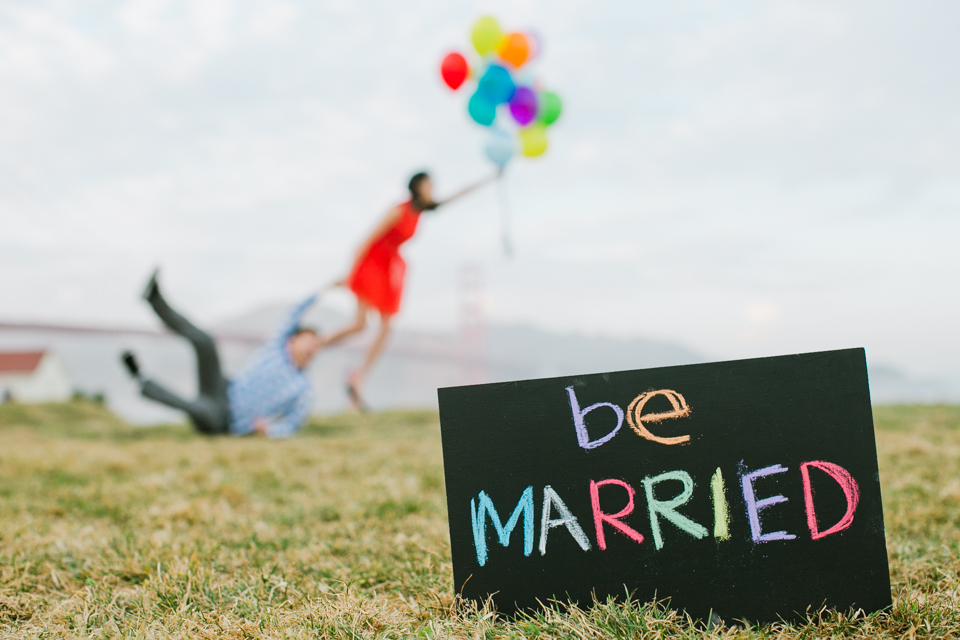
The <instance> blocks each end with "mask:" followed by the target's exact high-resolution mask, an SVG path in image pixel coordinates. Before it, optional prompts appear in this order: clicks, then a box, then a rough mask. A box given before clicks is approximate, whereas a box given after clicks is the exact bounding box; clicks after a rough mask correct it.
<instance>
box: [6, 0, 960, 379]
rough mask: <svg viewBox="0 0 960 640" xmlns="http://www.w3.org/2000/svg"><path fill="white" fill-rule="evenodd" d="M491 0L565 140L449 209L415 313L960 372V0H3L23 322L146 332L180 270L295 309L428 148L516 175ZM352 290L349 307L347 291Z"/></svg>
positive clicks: (432, 154) (188, 298)
mask: <svg viewBox="0 0 960 640" xmlns="http://www.w3.org/2000/svg"><path fill="white" fill-rule="evenodd" d="M485 13H490V14H492V15H494V16H496V17H497V18H498V19H499V20H500V21H501V23H502V24H503V25H504V26H505V27H507V28H514V29H522V28H532V29H534V30H536V31H537V32H538V33H539V34H540V37H541V39H542V41H543V52H542V57H541V59H540V60H539V61H538V63H537V65H536V69H535V71H536V75H537V76H538V77H539V78H540V79H541V80H542V81H543V82H544V83H545V84H546V85H548V86H550V87H552V88H554V89H555V90H556V91H557V92H558V93H559V94H560V95H561V96H562V97H563V99H564V104H565V112H564V114H563V117H562V118H561V120H560V121H559V122H558V123H557V124H556V125H555V126H554V127H553V128H552V129H551V131H550V143H551V147H550V149H549V151H548V152H547V154H546V155H545V156H544V157H542V158H540V159H537V160H535V161H531V160H526V159H522V160H519V161H517V162H515V163H513V166H512V167H511V169H510V171H509V174H508V176H507V178H506V185H505V187H506V192H507V197H508V202H509V206H510V209H511V212H512V217H513V222H512V224H513V234H514V242H515V245H516V255H515V256H514V257H513V258H512V259H507V258H505V257H504V255H503V252H502V250H501V247H500V244H499V242H500V240H499V238H500V235H499V234H500V226H499V224H500V223H499V217H498V216H499V207H498V200H497V197H496V192H495V191H494V190H487V191H485V192H483V193H479V194H477V195H476V196H474V197H472V198H470V199H469V200H465V201H463V202H462V203H458V204H456V205H451V206H450V207H449V208H448V209H446V210H443V211H441V212H440V213H438V215H436V216H430V217H428V218H426V219H425V220H423V224H422V225H421V228H420V230H419V231H418V235H417V237H416V238H415V239H414V241H412V242H411V243H410V244H409V245H408V247H407V251H406V256H407V258H408V263H409V264H410V269H409V271H408V274H409V281H408V291H407V293H408V295H407V297H406V299H405V301H404V309H403V310H402V312H401V316H400V318H401V321H402V322H403V324H405V325H406V326H409V327H425V328H440V329H453V328H454V327H455V326H456V322H457V297H456V290H457V273H458V270H459V268H460V267H461V265H463V264H464V263H468V262H472V263H478V264H481V265H483V268H484V272H485V277H486V286H487V292H488V297H489V310H488V312H489V318H490V320H491V321H510V322H513V321H522V322H526V323H531V324H534V325H537V326H540V327H544V328H550V329H558V330H565V331H566V330H575V331H581V332H587V333H594V334H613V335H623V336H628V335H629V336H644V337H650V338H663V339H670V340H674V341H677V342H680V343H682V344H685V345H687V346H689V347H691V348H694V349H697V350H700V351H701V352H703V353H704V354H706V355H707V356H708V357H713V358H738V357H748V356H758V355H773V354H779V353H789V352H796V351H807V350H820V349H829V348H838V347H848V346H865V347H867V352H868V357H869V358H870V359H871V361H874V362H884V363H890V364H894V365H897V366H900V367H903V368H905V369H906V370H907V371H910V372H912V373H915V374H921V375H951V376H960V363H958V359H960V337H958V331H960V300H958V296H957V279H958V276H960V252H958V250H957V247H956V245H957V242H958V240H960V222H958V219H960V218H958V213H960V77H958V74H960V38H957V36H956V26H957V25H958V24H960V4H957V3H956V2H955V1H953V0H943V1H940V2H925V1H922V0H909V1H907V0H903V1H900V2H884V1H882V0H870V1H851V2H844V3H837V2H819V1H810V0H806V1H804V2H785V1H782V2H760V1H757V2H736V1H725V2H712V1H711V2H683V3H677V2H623V1H621V2H605V1H603V0H593V1H590V2H570V1H558V0H549V1H546V0H544V1H542V2H541V1H521V2H517V1H511V2H489V3H478V2H442V3H441V2H422V1H411V0H408V1H406V2H389V1H385V0H384V1H379V2H363V1H358V0H350V1H338V2H315V1H303V2H284V1H280V0H269V1H267V0H264V1H252V0H251V1H243V2H226V1H222V0H182V1H172V0H171V1H166V0H134V1H130V2H116V1H108V0H101V1H89V2H83V3H77V2H71V1H68V0H63V1H48V2H43V1H40V0H31V1H30V2H17V1H15V0H5V1H4V2H2V3H0V279H2V282H3V286H2V290H0V319H3V320H17V319H19V320H26V319H32V320H45V321H57V322H62V321H76V322H84V323H98V324H102V323H110V324H146V323H148V322H152V319H151V318H150V317H149V314H148V312H147V309H146V307H145V305H143V304H142V303H141V302H140V301H139V300H138V297H137V296H138V294H139V290H140V289H141V287H142V284H143V281H144V279H145V278H146V276H147V275H148V273H149V271H150V269H151V267H152V266H153V265H155V264H161V265H163V269H164V275H163V282H164V284H165V286H166V287H167V289H168V291H169V292H170V295H171V297H172V298H173V299H174V300H175V301H176V302H177V303H179V304H180V305H182V306H183V307H185V308H186V309H187V310H189V311H190V312H191V313H192V314H193V315H194V316H196V317H197V318H198V319H200V320H202V321H204V322H215V321H217V320H220V319H223V318H227V317H229V316H231V315H235V314H238V313H241V312H244V311H247V310H249V309H250V308H252V307H255V306H258V305H260V304H263V303H269V302H276V301H284V300H293V299H295V298H296V297H298V296H300V295H302V294H304V293H305V292H307V291H308V290H310V289H311V288H315V287H317V286H319V285H320V284H321V283H324V282H327V281H330V280H331V279H333V278H334V277H336V276H338V275H341V274H342V272H344V271H345V270H346V269H347V268H348V266H349V260H350V257H351V256H352V253H353V250H354V248H355V246H356V244H357V243H358V242H359V241H361V240H362V238H363V235H364V234H365V233H366V232H367V231H368V230H369V229H370V228H371V227H372V226H373V225H374V224H375V223H376V221H377V219H378V218H379V217H380V216H382V215H383V214H384V212H385V211H386V210H387V209H388V208H389V207H390V206H391V205H393V204H395V203H397V202H399V201H400V200H401V199H402V198H403V197H404V187H405V183H406V180H407V179H408V177H409V176H410V174H411V173H412V172H414V171H415V170H418V169H421V168H429V169H431V170H432V172H433V173H434V175H435V182H436V188H437V190H438V191H439V192H440V195H443V193H444V192H450V191H452V190H454V189H456V188H458V187H460V186H462V185H463V184H464V183H466V182H468V181H470V180H473V179H476V178H478V177H480V176H482V175H483V174H484V173H485V172H488V171H489V170H490V167H489V165H488V163H487V162H486V161H485V159H484V157H483V154H482V151H481V148H482V141H483V132H482V131H481V128H480V127H479V126H477V125H474V124H473V123H472V122H471V121H470V120H469V119H468V117H467V115H466V113H465V102H466V98H467V97H468V96H467V95H466V94H465V93H464V92H462V91H461V92H458V93H452V92H450V91H449V90H447V89H446V88H445V87H444V86H443V85H442V83H441V81H440V79H439V74H438V66H439V61H440V59H441V57H442V56H443V55H444V54H445V53H446V52H447V51H449V50H451V49H461V50H464V51H466V50H467V47H468V42H469V39H468V34H469V28H470V25H471V24H472V22H473V20H474V19H476V18H477V17H478V16H480V15H483V14H485ZM332 302H333V303H334V304H336V305H339V306H341V307H345V306H346V305H347V303H348V300H347V299H346V298H345V297H343V296H340V297H339V298H338V297H334V299H333V300H332Z"/></svg>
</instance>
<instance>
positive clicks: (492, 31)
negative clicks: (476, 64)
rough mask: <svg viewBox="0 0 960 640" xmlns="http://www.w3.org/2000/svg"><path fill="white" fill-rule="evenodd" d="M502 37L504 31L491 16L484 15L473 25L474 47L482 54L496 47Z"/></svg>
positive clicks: (471, 37) (472, 38)
mask: <svg viewBox="0 0 960 640" xmlns="http://www.w3.org/2000/svg"><path fill="white" fill-rule="evenodd" d="M501 38H503V31H501V30H500V25H499V24H497V21H496V20H494V19H493V18H491V17H490V16H483V17H482V18H480V19H479V20H477V21H476V22H475V23H474V25H473V31H472V32H470V39H471V40H472V41H473V46H474V48H475V49H476V50H477V53H479V54H480V55H482V56H485V55H487V54H488V53H490V52H492V51H493V50H494V49H496V48H497V45H498V44H500V39H501Z"/></svg>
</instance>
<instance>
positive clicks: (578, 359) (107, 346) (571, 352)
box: [0, 304, 960, 423]
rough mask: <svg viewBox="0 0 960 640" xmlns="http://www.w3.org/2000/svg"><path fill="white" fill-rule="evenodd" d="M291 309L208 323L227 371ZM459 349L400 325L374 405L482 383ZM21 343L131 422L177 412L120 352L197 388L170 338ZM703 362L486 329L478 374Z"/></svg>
mask: <svg viewBox="0 0 960 640" xmlns="http://www.w3.org/2000/svg"><path fill="white" fill-rule="evenodd" d="M290 307H291V305H288V304H272V305H266V306H263V307H260V308H257V309H254V310H252V311H250V312H248V313H244V314H241V315H238V316H236V317H234V318H231V319H229V320H226V321H224V322H221V323H218V324H216V325H215V326H212V327H210V329H211V330H212V331H213V333H214V334H215V335H217V336H218V338H219V342H220V349H221V354H222V359H223V364H224V369H225V370H226V371H227V373H228V375H233V374H236V373H237V372H238V371H240V369H242V368H243V367H244V366H245V365H246V363H247V362H248V361H249V359H250V357H251V356H252V355H253V352H254V351H255V350H256V348H257V347H258V346H259V343H260V342H261V341H262V340H263V339H264V338H265V337H266V336H268V335H269V334H270V332H271V331H272V330H273V329H274V327H275V326H276V325H277V324H278V323H279V322H280V320H281V319H282V318H283V317H284V316H285V315H286V313H287V312H288V311H289V309H290ZM304 322H305V324H311V325H315V326H317V327H318V328H319V329H320V330H321V331H322V332H330V331H332V330H334V329H335V328H337V327H340V326H343V325H344V324H345V323H346V322H348V318H347V317H346V316H344V314H342V313H339V312H337V311H335V310H333V309H329V308H326V307H323V306H318V307H317V308H314V309H312V310H311V311H310V312H309V313H308V314H307V316H306V317H305V318H304ZM372 331H373V329H372V328H371V329H369V330H368V332H367V334H366V335H363V336H359V337H358V338H355V339H353V340H351V341H348V342H346V343H345V344H344V345H342V346H340V347H336V348H332V349H329V350H327V351H326V352H324V353H322V354H321V355H320V356H319V357H318V358H317V359H316V360H315V362H314V363H313V365H311V367H310V370H309V374H310V377H311V379H312V381H313V385H314V388H315V390H316V403H315V407H314V408H315V410H316V411H318V412H333V411H339V410H341V409H343V408H344V407H345V406H346V394H345V391H344V380H345V378H346V376H347V373H348V372H349V371H350V370H352V369H354V368H356V367H357V366H358V365H359V363H360V361H361V358H362V357H363V353H364V350H365V348H366V347H367V345H368V344H369V341H370V339H371V337H372ZM463 347H464V345H463V344H462V343H461V342H460V340H459V339H458V336H457V335H456V334H455V333H432V332H426V331H419V332H418V331H410V330H399V331H397V332H396V333H395V334H394V335H393V336H392V337H391V340H390V343H389V345H388V347H387V350H386V352H385V353H384V357H383V359H382V360H381V361H380V363H378V365H377V367H376V368H375V369H374V371H373V374H372V375H371V377H370V380H369V383H368V387H367V395H368V399H369V401H370V404H371V405H372V406H373V407H374V408H375V409H379V408H390V407H434V406H436V401H437V400H436V398H437V394H436V390H437V388H438V387H446V386H454V385H459V384H468V383H474V382H477V381H478V379H477V371H476V369H475V367H474V366H473V364H475V363H471V362H469V361H467V360H466V359H465V358H464V354H465V350H464V348H463ZM23 348H29V349H48V348H49V349H53V350H55V351H56V352H57V353H59V354H60V356H61V357H62V359H63V361H64V362H65V364H66V366H67V369H68V371H69V373H70V376H71V380H72V381H73V384H74V386H75V387H76V388H77V389H79V390H82V391H84V392H86V393H104V394H105V395H106V397H107V401H108V404H109V406H110V408H111V409H113V410H114V411H116V412H118V413H119V414H120V415H121V416H123V417H125V418H127V419H128V420H131V421H134V422H140V423H155V422H162V421H170V420H178V419H179V418H180V416H179V414H177V413H176V412H173V411H171V410H168V409H165V408H163V407H160V406H158V405H156V404H153V403H149V402H147V401H145V400H143V399H142V398H140V397H139V394H138V393H137V389H136V387H135V385H134V384H133V383H132V382H131V381H130V380H129V378H128V376H127V375H126V373H125V372H124V371H123V369H122V367H121V365H120V362H119V355H120V353H121V351H123V350H124V349H126V348H133V349H134V350H135V351H136V352H137V353H138V354H139V356H140V360H141V363H142V365H143V368H144V370H145V371H146V372H148V374H150V375H151V376H155V377H156V378H157V379H159V380H161V381H163V382H164V383H166V384H167V385H169V386H170V387H171V388H172V389H176V390H179V391H181V392H183V393H193V392H194V390H195V388H196V383H195V373H194V357H193V353H192V352H191V351H190V349H189V348H188V347H187V345H186V343H185V342H184V341H183V340H180V339H179V338H176V337H174V336H170V335H164V334H156V335H143V334H140V335H137V334H122V333H121V334H85V333H70V332H63V331H60V332H49V331H47V332H45V331H26V330H13V329H3V330H0V350H2V349H23ZM707 359H708V358H706V357H705V356H703V355H702V354H700V353H697V352H696V351H694V350H692V349H689V348H687V347H684V346H683V345H679V344H674V343H670V342H666V341H659V340H650V339H644V338H613V337H606V336H588V335H583V334H578V333H555V332H551V331H545V330H542V329H537V328H535V327H530V326H523V325H490V326H488V327H486V358H485V362H484V363H483V366H482V367H481V368H480V374H481V375H482V378H483V380H485V381H487V382H499V381H505V380H521V379H526V378H541V377H550V376H560V375H573V374H579V373H595V372H601V371H618V370H625V369H641V368H648V367H660V366H668V365H677V364H691V363H696V362H703V361H705V360H707ZM711 359H713V358H711ZM870 387H871V395H872V397H873V401H874V402H876V403H897V402H916V403H924V402H944V401H954V402H956V401H957V400H960V380H921V379H917V378H914V377H911V376H909V375H907V374H905V373H903V372H902V371H901V370H899V369H897V368H895V367H891V366H885V365H884V364H882V363H872V364H871V367H870Z"/></svg>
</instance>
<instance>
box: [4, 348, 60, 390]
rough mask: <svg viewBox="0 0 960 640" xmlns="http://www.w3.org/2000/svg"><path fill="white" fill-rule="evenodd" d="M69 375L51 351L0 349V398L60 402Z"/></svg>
mask: <svg viewBox="0 0 960 640" xmlns="http://www.w3.org/2000/svg"><path fill="white" fill-rule="evenodd" d="M70 394H71V384H70V376H69V374H68V373H67V369H66V367H65V366H64V365H63V362H62V361H61V360H60V358H59V357H57V355H56V354H55V353H53V352H52V351H0V401H2V400H3V399H4V398H11V399H13V400H15V401H17V402H63V401H65V400H69V399H70Z"/></svg>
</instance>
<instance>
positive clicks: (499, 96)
mask: <svg viewBox="0 0 960 640" xmlns="http://www.w3.org/2000/svg"><path fill="white" fill-rule="evenodd" d="M515 90H516V85H514V83H513V78H512V77H511V76H510V72H509V71H507V69H506V67H501V66H500V65H498V64H491V65H490V66H489V67H487V70H486V71H485V72H484V74H483V76H481V77H480V81H479V82H478V83H477V91H478V92H480V93H483V94H484V95H486V96H487V98H488V99H489V100H490V102H492V103H493V104H503V103H504V102H510V98H512V97H513V92H514V91H515Z"/></svg>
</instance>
